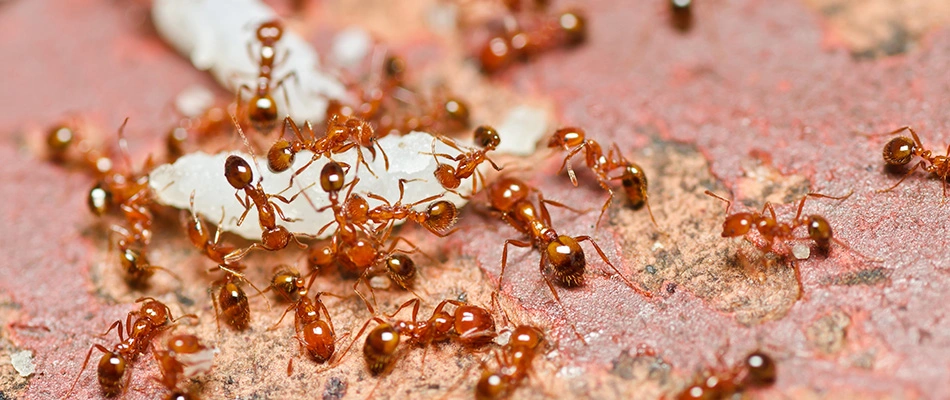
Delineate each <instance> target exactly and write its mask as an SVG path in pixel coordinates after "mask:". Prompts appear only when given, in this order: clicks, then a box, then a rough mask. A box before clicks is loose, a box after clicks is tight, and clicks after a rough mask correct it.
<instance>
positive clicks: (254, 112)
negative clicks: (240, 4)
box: [238, 21, 297, 134]
mask: <svg viewBox="0 0 950 400" xmlns="http://www.w3.org/2000/svg"><path fill="white" fill-rule="evenodd" d="M283 34H284V29H283V27H282V26H281V23H280V22H279V21H267V22H264V23H262V24H261V25H260V26H259V27H258V28H257V33H256V36H257V41H258V42H260V44H261V47H260V50H259V52H258V57H257V62H258V65H259V73H258V76H257V84H256V87H255V88H254V89H252V88H251V87H249V86H248V85H246V84H244V85H241V87H240V88H238V111H241V110H242V108H241V99H242V97H243V96H242V94H243V92H244V91H245V90H246V91H249V92H251V93H252V94H253V95H252V96H251V100H250V102H249V104H248V109H247V110H246V111H245V113H246V115H247V118H248V120H249V121H250V122H251V126H253V127H254V129H256V130H257V131H258V132H260V133H263V134H268V133H270V132H271V131H272V130H274V128H276V127H277V123H278V121H279V119H278V115H277V103H276V102H275V101H274V97H273V95H272V92H273V91H274V90H276V89H277V88H279V87H283V85H284V81H286V80H287V79H289V78H294V79H296V78H297V73H296V71H293V72H290V73H288V74H287V75H285V76H284V77H282V78H280V79H279V80H277V81H276V82H275V81H274V80H273V79H274V78H273V73H274V68H275V66H276V64H277V61H276V60H277V48H276V45H277V42H278V41H280V38H281V37H282V36H283ZM247 51H248V53H249V54H250V57H251V59H254V58H255V57H254V56H253V51H252V50H251V43H250V42H249V43H248V45H247ZM287 54H289V53H286V52H285V53H284V59H286V58H287ZM284 98H285V100H286V102H287V104H288V106H289V105H290V99H289V97H288V95H287V88H286V87H284Z"/></svg>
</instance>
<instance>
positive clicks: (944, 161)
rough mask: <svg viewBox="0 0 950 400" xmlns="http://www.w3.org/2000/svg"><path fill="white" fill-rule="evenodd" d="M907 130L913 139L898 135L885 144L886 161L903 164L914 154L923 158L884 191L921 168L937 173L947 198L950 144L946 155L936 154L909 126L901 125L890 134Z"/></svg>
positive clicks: (895, 164)
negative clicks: (925, 145)
mask: <svg viewBox="0 0 950 400" xmlns="http://www.w3.org/2000/svg"><path fill="white" fill-rule="evenodd" d="M905 130H906V131H909V132H910V134H911V136H913V139H911V138H908V137H906V136H898V137H896V138H893V139H891V140H890V141H889V142H887V144H886V145H884V151H883V157H884V162H885V163H887V165H889V166H903V165H907V164H909V163H910V161H911V160H912V159H913V158H914V156H917V157H920V158H921V159H922V160H921V161H920V162H918V163H917V164H915V165H914V167H913V168H911V169H910V170H908V171H907V173H906V174H904V177H903V178H901V180H899V181H897V183H895V184H894V186H891V187H889V188H887V189H884V190H882V192H888V191H891V190H894V188H896V187H897V186H898V185H900V184H901V183H902V182H904V179H907V177H908V176H910V174H911V173H913V172H914V171H916V170H917V169H918V168H920V169H922V170H924V171H926V172H928V173H931V174H934V175H936V176H937V177H938V178H940V180H941V181H943V197H944V198H946V197H947V180H950V146H948V147H947V154H946V155H943V156H938V155H935V154H934V153H933V151H931V150H928V149H927V148H926V147H924V145H923V143H922V142H921V141H920V138H919V137H917V132H914V129H913V128H911V127H909V126H904V127H901V128H900V129H897V130H894V131H893V132H890V133H889V134H888V135H893V134H896V133H899V132H902V131H905Z"/></svg>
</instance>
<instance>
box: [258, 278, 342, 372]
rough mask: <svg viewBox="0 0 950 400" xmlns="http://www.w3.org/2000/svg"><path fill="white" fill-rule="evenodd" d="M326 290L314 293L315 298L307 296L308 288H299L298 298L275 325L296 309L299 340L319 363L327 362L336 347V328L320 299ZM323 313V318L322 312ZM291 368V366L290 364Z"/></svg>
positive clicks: (295, 326) (295, 323) (295, 322)
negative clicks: (311, 298)
mask: <svg viewBox="0 0 950 400" xmlns="http://www.w3.org/2000/svg"><path fill="white" fill-rule="evenodd" d="M324 294H329V293H324V292H319V293H317V294H316V295H314V298H313V300H310V298H309V297H307V290H306V289H303V288H302V287H301V288H300V289H299V290H298V293H297V300H296V301H295V302H294V303H293V304H291V305H290V307H287V309H286V310H285V311H284V313H283V314H282V315H281V316H280V319H279V320H278V321H277V323H276V324H274V326H272V327H271V328H270V329H276V328H277V326H279V325H280V323H281V322H282V321H283V320H284V317H285V316H286V315H287V313H288V312H290V310H294V332H296V335H295V336H294V337H295V338H297V341H299V342H300V345H301V346H302V347H303V348H304V349H306V350H307V354H309V355H310V357H311V358H313V360H314V361H316V362H318V363H325V362H327V361H329V360H330V358H332V357H333V352H334V350H335V349H336V330H335V329H333V321H332V320H331V319H330V312H329V311H328V310H327V306H326V305H324V304H323V301H322V300H320V296H321V295H324ZM321 312H322V313H323V318H321V317H320V313H321ZM288 369H289V366H288Z"/></svg>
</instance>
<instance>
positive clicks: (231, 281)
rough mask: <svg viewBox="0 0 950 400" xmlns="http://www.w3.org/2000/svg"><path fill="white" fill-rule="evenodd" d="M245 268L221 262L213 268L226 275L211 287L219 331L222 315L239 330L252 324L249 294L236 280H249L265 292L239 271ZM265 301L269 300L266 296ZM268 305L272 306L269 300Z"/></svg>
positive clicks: (255, 287)
mask: <svg viewBox="0 0 950 400" xmlns="http://www.w3.org/2000/svg"><path fill="white" fill-rule="evenodd" d="M243 268H244V267H243V266H233V265H231V266H226V265H223V264H221V265H218V266H217V267H215V268H212V269H211V270H212V271H214V270H220V271H224V273H225V275H224V277H222V278H221V279H218V280H217V281H215V282H214V283H213V284H212V285H211V289H210V291H211V293H212V296H211V303H212V304H213V305H214V315H215V324H217V327H218V330H219V331H220V330H221V325H220V322H219V321H220V319H221V318H222V317H223V318H224V322H225V323H226V324H228V325H229V326H231V327H232V328H234V329H235V330H238V331H243V330H245V329H247V328H248V326H250V323H251V307H250V305H249V304H248V301H247V294H246V293H244V289H241V286H239V285H238V284H237V282H236V281H244V282H247V284H249V285H251V287H252V288H254V290H256V291H257V293H260V294H263V292H262V291H261V290H260V289H258V288H257V286H254V284H253V283H251V281H249V280H247V278H245V277H244V274H242V273H241V272H240V271H238V269H243ZM215 290H218V295H217V296H215V295H214V294H213V293H214V291H215ZM264 301H267V299H266V298H265V299H264ZM267 307H268V308H270V302H269V301H267ZM219 310H220V311H219Z"/></svg>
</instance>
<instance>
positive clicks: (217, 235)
mask: <svg viewBox="0 0 950 400" xmlns="http://www.w3.org/2000/svg"><path fill="white" fill-rule="evenodd" d="M189 204H190V210H191V218H190V219H189V218H187V217H185V216H184V215H185V214H182V215H183V217H182V224H183V225H185V229H186V230H187V231H188V239H189V240H191V244H193V245H194V246H195V248H197V249H198V250H200V251H201V252H202V253H204V255H205V256H207V257H208V258H209V259H211V261H214V262H215V263H217V264H226V263H225V257H226V256H227V255H228V254H231V253H232V252H234V250H235V249H234V246H231V245H228V244H222V243H220V239H221V225H222V224H223V223H224V210H223V209H222V210H221V220H220V221H218V228H217V230H215V232H214V238H212V237H211V235H209V234H208V230H207V229H206V228H205V226H204V223H203V222H201V218H199V217H198V213H197V212H196V211H195V192H191V197H190V199H189Z"/></svg>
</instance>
